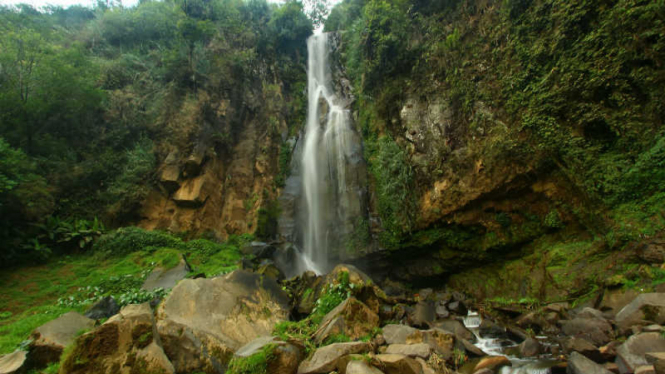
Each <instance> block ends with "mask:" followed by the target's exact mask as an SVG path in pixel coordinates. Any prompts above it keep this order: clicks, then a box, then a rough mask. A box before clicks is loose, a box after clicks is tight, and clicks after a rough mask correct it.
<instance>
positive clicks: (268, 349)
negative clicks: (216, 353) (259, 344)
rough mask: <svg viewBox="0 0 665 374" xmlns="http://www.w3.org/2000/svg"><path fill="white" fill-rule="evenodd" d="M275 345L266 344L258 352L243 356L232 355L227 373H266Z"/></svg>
mask: <svg viewBox="0 0 665 374" xmlns="http://www.w3.org/2000/svg"><path fill="white" fill-rule="evenodd" d="M274 349H275V346H274V345H273V344H268V345H266V346H265V347H263V348H262V349H261V350H260V351H259V352H257V353H255V354H253V355H251V356H249V357H243V358H237V357H234V358H233V359H232V360H231V363H230V364H229V370H228V371H227V373H228V374H266V373H267V372H268V363H269V361H270V360H271V359H272V357H273V351H274Z"/></svg>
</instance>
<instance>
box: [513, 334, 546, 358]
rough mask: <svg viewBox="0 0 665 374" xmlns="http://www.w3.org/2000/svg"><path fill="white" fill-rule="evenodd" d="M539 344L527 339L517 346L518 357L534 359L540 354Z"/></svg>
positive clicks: (534, 340)
mask: <svg viewBox="0 0 665 374" xmlns="http://www.w3.org/2000/svg"><path fill="white" fill-rule="evenodd" d="M542 348H543V347H542V346H541V344H540V343H539V342H538V341H537V340H536V339H533V338H527V339H526V340H525V341H523V342H522V343H521V344H520V345H519V350H520V356H522V357H534V356H538V355H539V354H540V353H541V352H542Z"/></svg>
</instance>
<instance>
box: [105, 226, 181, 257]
mask: <svg viewBox="0 0 665 374" xmlns="http://www.w3.org/2000/svg"><path fill="white" fill-rule="evenodd" d="M151 247H152V248H159V247H170V248H183V247H184V244H183V242H182V240H180V239H178V238H176V237H174V236H172V235H170V234H168V233H165V232H163V231H148V230H144V229H140V228H138V227H123V228H120V229H117V230H115V231H113V232H110V233H108V234H105V235H102V236H101V237H99V239H97V241H96V242H95V244H94V245H93V251H95V252H98V253H100V254H102V255H104V256H120V255H125V254H128V253H131V252H136V251H141V250H145V249H150V248H151Z"/></svg>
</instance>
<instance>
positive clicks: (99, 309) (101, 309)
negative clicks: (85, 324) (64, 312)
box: [85, 296, 120, 319]
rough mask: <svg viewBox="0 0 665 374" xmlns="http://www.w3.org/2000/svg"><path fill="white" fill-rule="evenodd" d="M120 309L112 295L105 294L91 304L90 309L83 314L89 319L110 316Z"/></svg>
mask: <svg viewBox="0 0 665 374" xmlns="http://www.w3.org/2000/svg"><path fill="white" fill-rule="evenodd" d="M119 311H120V307H119V306H118V303H116V302H115V299H114V298H113V296H106V297H105V298H103V299H101V300H99V301H98V302H96V303H94V304H92V306H91V307H90V309H88V311H87V312H85V316H86V317H88V318H90V319H102V318H110V317H112V316H114V315H116V314H118V312H119Z"/></svg>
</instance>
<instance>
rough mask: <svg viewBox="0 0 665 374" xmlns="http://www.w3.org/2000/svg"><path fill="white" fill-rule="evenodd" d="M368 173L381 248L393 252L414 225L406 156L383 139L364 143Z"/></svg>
mask: <svg viewBox="0 0 665 374" xmlns="http://www.w3.org/2000/svg"><path fill="white" fill-rule="evenodd" d="M366 149H367V155H368V156H369V157H368V161H369V166H370V172H371V173H372V175H373V176H374V179H375V182H376V193H377V200H378V208H379V214H380V216H381V220H382V223H383V227H384V229H385V233H383V235H382V237H381V241H382V244H383V245H384V246H386V247H387V248H394V247H395V246H396V245H397V243H398V240H399V238H400V237H401V236H402V235H403V234H404V233H405V232H409V231H410V230H411V227H412V225H413V222H414V217H413V214H414V207H415V202H416V200H415V198H416V196H415V194H414V188H413V186H414V177H413V172H412V169H411V165H410V164H409V163H408V161H407V158H406V154H405V152H404V150H402V149H401V148H400V147H399V146H398V145H397V143H395V141H393V140H392V139H391V138H390V137H387V136H384V137H382V138H380V139H378V140H376V141H373V142H371V141H368V142H367V143H366Z"/></svg>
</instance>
